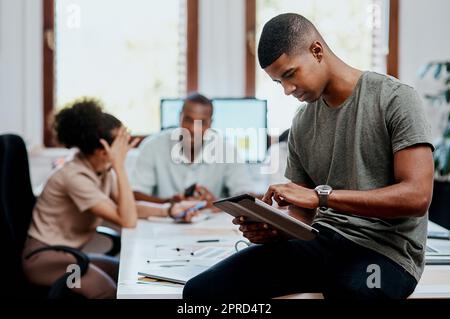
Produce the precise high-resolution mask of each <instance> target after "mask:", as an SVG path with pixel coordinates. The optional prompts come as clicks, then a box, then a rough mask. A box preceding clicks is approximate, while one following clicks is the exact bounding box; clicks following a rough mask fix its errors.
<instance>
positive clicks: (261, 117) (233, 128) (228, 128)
mask: <svg viewBox="0 0 450 319" xmlns="http://www.w3.org/2000/svg"><path fill="white" fill-rule="evenodd" d="M212 101H213V106H214V113H213V122H212V125H211V126H212V128H213V129H215V130H217V131H219V132H220V133H221V134H223V136H225V139H226V140H227V143H229V144H231V145H233V146H234V147H236V149H237V152H238V153H239V155H240V157H241V158H242V159H245V161H246V162H249V163H258V162H262V161H263V160H264V158H265V156H266V151H267V101H266V100H258V99H252V98H248V99H232V98H231V99H230V98H229V99H225V98H221V99H213V100H212ZM182 106H183V100H182V99H162V100H161V129H167V128H170V127H178V126H179V121H180V112H181V108H182Z"/></svg>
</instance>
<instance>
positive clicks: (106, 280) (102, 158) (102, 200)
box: [22, 99, 196, 298]
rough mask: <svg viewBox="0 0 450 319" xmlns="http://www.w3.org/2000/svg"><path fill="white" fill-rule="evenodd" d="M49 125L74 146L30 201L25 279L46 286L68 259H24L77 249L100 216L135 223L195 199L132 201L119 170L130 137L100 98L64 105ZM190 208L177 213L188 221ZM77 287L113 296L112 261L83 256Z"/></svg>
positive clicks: (114, 270)
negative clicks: (166, 202)
mask: <svg viewBox="0 0 450 319" xmlns="http://www.w3.org/2000/svg"><path fill="white" fill-rule="evenodd" d="M54 128H55V130H56V134H57V138H58V140H59V142H60V143H61V144H63V145H64V146H66V147H68V148H71V147H77V148H78V150H79V151H78V152H77V153H76V154H75V155H74V157H73V159H72V160H70V161H68V162H66V163H65V164H64V165H63V166H62V167H61V168H59V169H58V170H56V171H55V172H54V173H53V175H52V176H51V177H50V178H49V180H48V181H47V184H46V186H45V187H44V190H43V191H42V193H41V195H40V197H39V198H38V200H37V203H36V205H35V207H34V211H33V215H32V221H31V224H30V227H29V229H28V238H27V241H26V243H25V249H24V252H23V262H22V264H23V269H24V272H25V275H26V276H27V278H28V280H29V281H30V282H32V283H34V284H37V285H43V286H51V285H52V284H53V283H54V282H55V281H56V280H57V279H58V278H60V277H61V276H62V275H63V274H64V273H65V272H66V269H67V266H68V265H70V264H74V263H75V258H74V257H73V256H72V255H70V254H67V253H64V252H57V251H44V252H41V253H37V254H35V255H33V256H32V257H30V258H28V259H26V258H25V256H27V255H28V254H30V253H31V252H32V251H34V250H36V249H38V248H40V247H43V246H46V245H66V246H70V247H74V248H78V249H81V248H83V246H84V245H86V243H88V242H89V240H90V239H91V238H92V236H93V235H94V233H95V229H96V227H97V226H99V225H100V224H101V223H102V222H103V220H108V221H110V222H112V223H114V224H116V225H118V226H121V227H135V225H136V221H137V218H138V214H139V216H141V217H148V216H171V217H176V216H179V215H180V214H182V212H183V211H184V210H186V209H187V208H190V207H192V206H194V205H195V204H196V203H195V202H181V203H177V204H173V205H170V204H169V205H164V206H163V205H153V206H138V207H137V206H136V203H135V200H134V197H133V192H132V190H131V188H130V184H129V182H128V177H127V174H126V172H125V165H124V163H125V158H126V154H127V152H128V151H129V150H130V148H132V147H133V146H134V145H135V144H136V141H133V142H131V143H130V136H129V135H128V133H127V131H126V129H125V128H124V127H123V126H122V123H121V122H120V121H119V120H118V119H117V118H115V117H114V116H112V115H110V114H107V113H104V112H103V111H102V108H101V106H100V104H99V102H97V101H95V100H89V99H83V100H79V101H76V102H74V103H73V104H72V105H70V106H68V107H66V108H64V109H63V110H62V111H60V112H59V113H58V114H57V115H56V117H55V123H54ZM195 214H196V212H190V213H189V214H187V215H186V216H185V217H184V218H185V220H187V221H189V220H190V219H191V218H192V216H193V215H195ZM90 260H91V263H90V265H89V269H88V271H87V273H86V274H85V275H84V276H83V277H81V287H79V288H73V290H74V292H77V293H79V294H82V295H83V296H85V297H87V298H114V297H115V294H116V282H117V274H118V260H117V259H116V258H113V257H108V256H103V255H92V256H90Z"/></svg>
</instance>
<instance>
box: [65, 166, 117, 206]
mask: <svg viewBox="0 0 450 319" xmlns="http://www.w3.org/2000/svg"><path fill="white" fill-rule="evenodd" d="M65 187H66V189H67V194H68V195H69V197H70V198H71V199H72V201H73V202H74V204H75V206H76V207H77V208H78V210H79V211H80V212H85V211H86V210H88V209H90V208H92V207H94V206H95V205H96V204H98V203H100V202H102V201H109V202H111V203H112V204H113V205H114V202H113V201H112V200H111V198H110V197H109V194H105V193H103V192H102V191H101V189H100V188H99V187H98V186H97V185H96V184H95V182H94V181H93V180H92V179H91V178H90V177H89V176H87V175H85V174H83V173H78V174H74V175H71V176H68V178H66V179H65Z"/></svg>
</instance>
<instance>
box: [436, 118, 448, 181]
mask: <svg viewBox="0 0 450 319" xmlns="http://www.w3.org/2000/svg"><path fill="white" fill-rule="evenodd" d="M433 157H434V169H435V172H436V177H437V178H440V177H441V178H443V177H446V176H450V115H449V118H448V123H447V128H446V130H445V132H444V135H443V136H442V140H441V141H440V142H439V143H437V144H436V146H435V151H434V154H433Z"/></svg>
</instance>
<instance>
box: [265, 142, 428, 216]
mask: <svg viewBox="0 0 450 319" xmlns="http://www.w3.org/2000/svg"><path fill="white" fill-rule="evenodd" d="M394 175H395V184H393V185H390V186H387V187H383V188H379V189H374V190H369V191H352V190H334V191H333V192H332V193H331V195H330V197H329V199H328V207H330V208H332V209H334V210H336V211H340V212H346V213H349V214H354V215H359V216H365V217H373V218H382V219H389V218H403V217H420V216H423V215H424V214H425V213H426V211H427V210H428V207H429V205H430V202H431V198H432V191H433V176H434V164H433V157H432V152H431V148H430V147H429V146H427V145H416V146H412V147H409V148H406V149H403V150H401V151H398V152H396V153H395V154H394ZM272 197H273V198H274V199H275V200H276V201H277V202H279V201H281V200H284V201H287V202H289V203H291V204H294V205H296V206H299V207H303V208H307V209H315V208H317V207H318V205H319V199H318V196H317V194H316V192H315V191H314V190H313V189H308V188H305V187H302V186H299V185H296V184H293V183H289V184H280V185H273V186H271V187H270V188H269V190H268V191H267V193H266V194H265V195H264V198H263V200H264V201H266V202H267V203H269V204H272Z"/></svg>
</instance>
